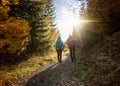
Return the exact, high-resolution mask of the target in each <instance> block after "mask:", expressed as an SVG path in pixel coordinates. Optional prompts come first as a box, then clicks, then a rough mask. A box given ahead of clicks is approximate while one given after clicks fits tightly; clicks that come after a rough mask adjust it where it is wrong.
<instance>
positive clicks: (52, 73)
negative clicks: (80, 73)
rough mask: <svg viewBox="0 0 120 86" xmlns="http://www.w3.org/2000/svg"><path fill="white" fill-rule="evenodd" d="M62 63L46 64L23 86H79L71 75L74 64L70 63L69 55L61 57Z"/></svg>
mask: <svg viewBox="0 0 120 86" xmlns="http://www.w3.org/2000/svg"><path fill="white" fill-rule="evenodd" d="M62 60H63V62H62V63H61V64H60V63H58V62H57V61H55V62H52V63H49V64H46V65H45V66H44V67H43V68H42V69H40V70H39V69H38V70H37V71H36V72H35V73H34V74H33V75H32V76H31V77H30V78H29V79H28V80H27V81H26V83H25V85H24V86H80V83H79V81H78V79H76V78H75V77H74V76H73V75H72V70H74V68H75V65H76V63H72V62H71V59H70V56H69V53H68V54H66V55H65V56H63V59H62Z"/></svg>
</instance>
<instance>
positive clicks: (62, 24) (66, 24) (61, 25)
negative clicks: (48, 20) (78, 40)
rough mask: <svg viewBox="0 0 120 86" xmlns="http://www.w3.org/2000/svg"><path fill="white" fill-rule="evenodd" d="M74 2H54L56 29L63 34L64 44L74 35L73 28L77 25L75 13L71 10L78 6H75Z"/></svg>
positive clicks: (71, 0) (67, 0) (69, 0)
mask: <svg viewBox="0 0 120 86" xmlns="http://www.w3.org/2000/svg"><path fill="white" fill-rule="evenodd" d="M73 1H74V0H54V5H55V16H56V19H55V22H56V24H57V26H56V27H57V29H58V30H59V31H60V33H61V38H62V40H63V42H65V41H66V39H67V38H68V36H69V35H70V34H72V30H73V26H74V25H75V24H76V23H75V18H74V15H73V12H71V11H70V10H69V9H71V7H73V6H76V5H75V4H73ZM76 21H77V20H76Z"/></svg>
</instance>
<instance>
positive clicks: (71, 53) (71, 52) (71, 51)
mask: <svg viewBox="0 0 120 86" xmlns="http://www.w3.org/2000/svg"><path fill="white" fill-rule="evenodd" d="M70 55H71V61H72V62H73V50H72V48H70Z"/></svg>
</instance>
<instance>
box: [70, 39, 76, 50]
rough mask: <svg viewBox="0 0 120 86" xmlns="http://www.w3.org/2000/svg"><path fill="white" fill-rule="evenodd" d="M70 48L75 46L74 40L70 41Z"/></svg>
mask: <svg viewBox="0 0 120 86" xmlns="http://www.w3.org/2000/svg"><path fill="white" fill-rule="evenodd" d="M70 48H75V41H74V40H71V41H70Z"/></svg>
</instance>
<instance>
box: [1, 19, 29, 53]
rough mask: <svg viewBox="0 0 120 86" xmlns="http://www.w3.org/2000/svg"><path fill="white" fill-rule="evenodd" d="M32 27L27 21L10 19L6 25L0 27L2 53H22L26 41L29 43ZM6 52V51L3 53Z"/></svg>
mask: <svg viewBox="0 0 120 86" xmlns="http://www.w3.org/2000/svg"><path fill="white" fill-rule="evenodd" d="M29 33H30V26H29V24H28V22H27V21H25V20H22V19H20V18H19V19H16V18H14V17H11V18H9V19H8V20H7V21H6V22H5V23H3V24H1V25H0V53H1V52H2V53H4V52H6V51H7V52H8V53H10V54H11V53H16V51H17V50H19V51H21V50H22V49H23V47H26V46H27V45H22V43H23V42H24V41H26V42H27V43H28V41H29V40H30V34H29ZM3 50H4V51H3Z"/></svg>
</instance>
